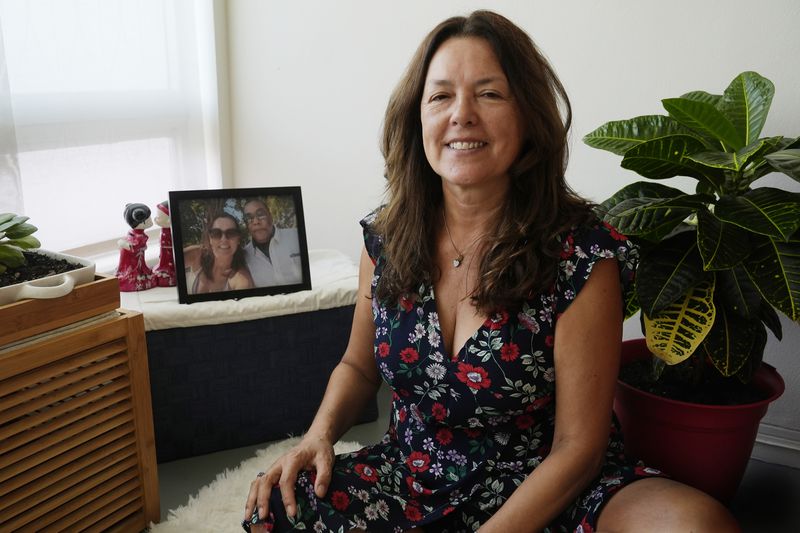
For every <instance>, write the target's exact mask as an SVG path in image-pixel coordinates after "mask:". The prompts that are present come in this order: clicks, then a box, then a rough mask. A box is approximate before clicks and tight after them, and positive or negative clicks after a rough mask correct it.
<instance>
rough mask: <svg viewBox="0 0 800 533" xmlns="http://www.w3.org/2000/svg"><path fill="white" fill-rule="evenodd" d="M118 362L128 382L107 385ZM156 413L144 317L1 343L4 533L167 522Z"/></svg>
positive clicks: (0, 505)
mask: <svg viewBox="0 0 800 533" xmlns="http://www.w3.org/2000/svg"><path fill="white" fill-rule="evenodd" d="M50 304H51V302H48V305H50ZM7 311H8V309H7V308H5V310H4V308H3V307H2V306H0V312H7ZM4 323H6V322H5V321H0V329H2V327H3V324H4ZM0 344H2V343H0ZM109 358H114V360H113V361H109ZM117 359H118V360H119V361H120V362H121V361H124V366H127V367H128V372H127V377H125V374H124V373H123V374H122V375H118V376H116V377H112V378H111V379H110V380H109V381H102V382H101V383H100V382H99V380H100V379H103V378H109V377H110V376H109V375H107V374H106V375H103V376H101V377H97V376H98V374H102V373H103V372H106V371H108V370H109V369H111V368H114V366H116V363H117ZM90 376H91V377H90ZM83 378H86V379H88V380H89V381H85V380H83ZM90 382H91V385H90V384H89V383H90ZM123 383H124V386H123ZM96 387H99V390H101V391H102V393H101V392H94V393H93V391H95V390H97V389H96ZM103 389H105V390H103ZM112 390H113V392H112V394H110V395H109V394H108V393H109V392H110V391H112ZM92 393H93V394H92ZM120 393H126V394H127V397H126V399H124V400H122V401H121V402H120V403H117V404H108V403H103V402H105V401H106V400H107V399H108V398H114V397H118V396H119V395H120ZM101 394H102V396H103V398H98V396H99V395H101ZM92 399H98V401H96V402H93V403H90V404H89V405H88V406H87V405H86V404H87V402H89V401H90V400H92ZM62 402H63V403H62ZM67 404H72V405H67ZM73 405H75V406H78V405H82V406H83V407H79V408H77V409H73ZM106 405H107V407H105V408H103V406H106ZM98 409H99V410H98ZM151 409H152V406H151V400H150V386H149V371H148V369H147V348H146V343H145V336H144V321H143V317H142V316H141V314H140V313H136V312H130V311H124V310H120V311H119V314H118V315H116V314H114V315H112V314H108V315H104V316H103V317H102V320H98V321H95V322H93V323H82V324H80V325H79V326H78V327H75V328H72V329H69V330H64V329H62V330H59V331H57V332H55V333H54V334H51V335H47V336H42V337H37V338H35V339H33V340H29V341H26V342H21V343H19V344H16V345H14V346H13V347H11V346H0V531H3V532H4V531H6V530H8V531H17V530H20V529H21V530H26V531H27V530H35V531H39V530H50V529H53V530H66V531H80V530H85V529H87V528H92V530H93V531H101V530H103V531H105V530H108V529H110V530H112V531H122V532H124V533H128V532H131V531H137V532H138V531H141V530H142V529H144V528H145V527H146V525H147V523H148V522H150V521H158V519H159V514H160V510H159V500H158V477H157V465H156V463H155V439H154V435H153V425H152V415H151ZM92 410H96V412H92ZM77 413H80V414H82V415H83V418H79V419H76V418H75V415H76V414H77ZM45 418H47V420H45ZM12 421H13V422H12ZM11 424H14V425H13V426H12V425H11ZM37 424H38V425H37ZM9 426H10V427H9ZM23 426H24V428H23ZM3 436H5V437H6V438H3ZM14 446H17V447H16V448H15V447H14ZM134 450H135V453H134ZM124 455H128V457H123V456H124ZM123 469H124V471H123ZM48 496H49V497H48ZM6 517H13V518H10V519H7V518H6ZM50 526H52V527H50Z"/></svg>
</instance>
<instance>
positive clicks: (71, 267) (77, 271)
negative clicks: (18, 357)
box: [0, 213, 95, 305]
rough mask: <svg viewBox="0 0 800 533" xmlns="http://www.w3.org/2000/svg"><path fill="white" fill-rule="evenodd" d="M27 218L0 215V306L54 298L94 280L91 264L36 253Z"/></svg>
mask: <svg viewBox="0 0 800 533" xmlns="http://www.w3.org/2000/svg"><path fill="white" fill-rule="evenodd" d="M37 229H38V228H36V226H33V225H32V224H29V223H28V217H26V216H22V215H15V214H14V213H0V305H4V304H9V303H12V302H15V301H17V300H22V299H25V298H58V297H60V296H64V295H65V294H67V293H69V292H70V291H71V290H72V288H73V287H74V286H75V285H77V284H80V283H86V282H89V281H92V280H93V279H94V269H95V267H94V263H93V262H91V261H88V260H86V259H81V258H78V257H74V256H71V255H66V254H61V253H56V252H50V251H46V250H40V249H39V246H40V245H41V243H40V242H39V240H38V239H37V238H36V237H34V236H33V233H35V232H36V231H37Z"/></svg>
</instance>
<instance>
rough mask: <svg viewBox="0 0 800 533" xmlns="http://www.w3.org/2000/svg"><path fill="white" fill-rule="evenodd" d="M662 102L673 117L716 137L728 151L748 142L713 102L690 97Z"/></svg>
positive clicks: (668, 99) (687, 125) (694, 128)
mask: <svg viewBox="0 0 800 533" xmlns="http://www.w3.org/2000/svg"><path fill="white" fill-rule="evenodd" d="M661 103H662V104H663V105H664V109H666V110H667V112H668V113H669V114H670V116H671V117H672V118H674V119H675V120H677V121H678V122H680V123H681V124H683V125H684V126H686V127H688V128H691V129H693V130H696V131H698V132H700V133H702V134H705V135H708V136H710V137H712V138H714V139H716V140H717V141H719V142H720V143H721V144H722V148H723V149H725V150H726V151H728V149H732V150H738V149H739V148H742V147H743V146H745V145H746V144H748V143H747V142H745V137H744V135H741V134H740V133H739V132H738V131H737V130H736V128H735V127H734V125H733V124H732V123H731V121H730V120H728V117H726V116H725V115H724V114H723V113H722V112H721V111H720V110H719V109H717V108H716V107H715V106H713V105H712V104H709V103H707V102H700V101H697V100H690V99H688V98H666V99H664V100H661Z"/></svg>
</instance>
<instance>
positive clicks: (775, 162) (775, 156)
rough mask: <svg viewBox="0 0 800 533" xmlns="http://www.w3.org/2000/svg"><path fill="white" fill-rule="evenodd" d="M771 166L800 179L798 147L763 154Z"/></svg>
mask: <svg viewBox="0 0 800 533" xmlns="http://www.w3.org/2000/svg"><path fill="white" fill-rule="evenodd" d="M764 159H766V160H767V162H768V163H769V164H770V166H771V167H772V168H774V169H775V170H777V171H778V172H783V173H784V174H786V175H787V176H789V177H791V178H793V179H795V180H797V181H800V148H790V149H787V150H781V151H779V152H773V153H771V154H769V155H765V156H764Z"/></svg>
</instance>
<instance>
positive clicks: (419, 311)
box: [267, 213, 660, 532]
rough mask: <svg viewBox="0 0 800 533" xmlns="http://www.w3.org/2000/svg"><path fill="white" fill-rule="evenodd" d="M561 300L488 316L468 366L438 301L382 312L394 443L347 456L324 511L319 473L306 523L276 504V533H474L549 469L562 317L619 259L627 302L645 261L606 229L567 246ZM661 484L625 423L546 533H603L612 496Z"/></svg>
mask: <svg viewBox="0 0 800 533" xmlns="http://www.w3.org/2000/svg"><path fill="white" fill-rule="evenodd" d="M374 216H375V214H374V213H373V214H371V215H370V216H368V217H367V218H365V219H364V220H362V221H361V224H362V226H363V227H364V234H365V241H366V247H367V251H368V253H369V255H370V257H371V259H372V261H373V262H374V264H375V271H374V272H375V274H374V278H373V282H372V286H373V293H374V289H375V286H376V284H377V281H378V280H379V279H380V276H381V272H382V270H383V268H384V265H385V256H384V255H383V254H382V245H381V239H380V237H379V236H377V235H375V233H374V232H373V231H372V229H371V228H372V222H373V221H374ZM560 241H561V244H562V246H563V252H562V254H561V261H560V265H559V272H558V276H557V280H556V282H555V284H554V287H553V288H552V290H551V291H549V292H548V293H546V294H540V295H538V296H536V297H535V298H532V299H530V300H528V301H527V302H524V304H523V306H522V308H521V310H520V311H519V312H518V313H516V314H514V315H512V314H510V313H508V312H505V311H503V312H499V313H496V314H494V315H492V316H490V317H489V318H488V319H487V320H486V321H485V322H484V324H483V325H482V326H481V327H480V328H479V329H478V330H477V331H476V332H475V333H474V334H473V335H472V337H471V338H470V339H469V340H468V341H467V342H466V344H465V345H464V347H463V348H461V350H460V351H459V352H458V353H452V354H449V353H446V352H445V349H444V345H443V343H442V336H441V335H442V334H441V329H440V325H439V318H438V313H437V309H436V298H435V295H434V290H433V287H432V286H430V285H422V286H420V287H419V290H418V292H417V293H416V294H413V295H412V296H411V297H410V298H407V299H401V300H400V301H399V302H398V303H396V304H395V305H384V304H383V303H381V302H379V301H378V299H377V298H373V300H372V312H373V316H374V319H375V348H374V350H375V361H376V364H377V366H378V369H379V371H380V374H381V376H382V377H383V379H384V380H385V381H386V382H387V383H388V384H389V385H390V386H391V388H392V407H391V412H390V422H389V429H388V431H387V433H386V434H385V436H384V437H383V439H382V441H381V442H380V443H378V444H375V445H371V446H367V447H365V448H363V449H361V450H360V451H357V452H353V453H347V454H342V455H339V456H337V458H336V462H335V464H334V468H333V479H332V481H331V484H330V487H329V488H328V491H327V493H326V495H325V497H324V498H321V499H320V498H317V497H316V495H315V494H314V489H313V487H314V485H313V483H314V475H313V473H309V472H303V473H301V474H300V477H299V479H298V482H297V503H298V515H297V518H295V519H288V518H287V517H286V515H285V514H284V511H283V505H282V503H281V499H280V492H279V490H278V488H277V487H275V489H274V490H273V493H272V498H271V501H270V511H271V512H270V517H269V519H268V521H267V525H268V528H271V527H274V530H275V531H286V530H292V529H306V530H313V531H317V532H322V531H336V532H338V531H348V530H349V529H352V528H357V529H364V530H367V531H397V532H399V531H405V530H408V529H411V528H413V527H422V528H423V529H424V530H426V531H449V532H455V531H474V530H476V529H478V527H480V525H481V524H483V523H485V522H486V521H487V520H488V519H489V518H490V517H491V516H492V515H493V514H494V512H495V511H497V509H498V508H499V507H500V506H501V505H502V504H503V502H505V501H506V500H507V499H508V498H509V496H511V494H512V492H513V491H514V490H515V489H516V488H517V487H518V486H519V485H520V484H522V482H523V481H524V480H525V478H526V477H527V475H528V474H530V473H531V472H532V471H533V469H535V468H536V467H537V466H538V465H539V464H540V463H541V462H542V461H543V460H544V459H545V458H546V457H547V455H548V453H549V451H550V447H551V445H552V442H553V434H554V421H555V411H556V409H555V386H556V382H555V369H554V363H553V339H554V335H555V326H556V323H557V320H558V317H559V315H560V314H561V313H563V312H564V311H565V310H566V309H567V307H568V306H569V304H570V303H571V302H572V301H573V300H574V299H575V297H576V296H577V294H578V292H579V291H580V290H581V288H582V287H583V285H584V283H585V282H586V280H587V279H588V277H589V275H590V274H591V271H592V266H593V265H594V263H595V261H597V260H598V259H606V258H607V259H616V261H617V264H618V266H619V272H620V280H621V282H622V286H623V290H628V288H629V287H631V285H632V283H631V282H632V279H633V274H634V269H635V265H636V261H637V249H636V248H635V247H633V245H632V244H631V242H630V241H629V240H627V238H626V237H624V236H623V235H620V234H619V233H617V232H616V231H615V230H614V229H613V228H611V227H610V226H606V225H603V224H601V223H597V224H595V225H591V226H588V227H584V228H580V229H577V230H575V231H572V232H569V233H568V234H566V235H563V236H561V237H560ZM659 474H660V473H659V472H658V471H657V470H653V469H649V468H645V467H643V466H641V465H637V464H632V463H630V462H628V461H627V460H626V459H625V457H624V455H623V453H622V442H621V436H620V435H619V433H618V432H617V428H616V423H614V424H612V427H611V428H610V431H609V445H608V450H607V453H606V461H605V464H604V466H603V468H602V471H601V473H600V475H599V476H598V477H597V478H596V479H595V480H594V481H593V482H591V483H590V484H589V486H588V487H587V488H586V489H585V491H584V492H583V493H582V494H580V495H579V496H578V498H576V499H575V500H574V501H573V502H572V504H571V505H570V506H569V507H568V508H567V509H566V510H564V511H563V512H562V513H561V515H559V516H558V517H557V519H556V520H555V521H554V522H553V523H552V524H550V526H549V527H548V528H547V529H546V531H552V532H555V531H559V532H560V531H582V532H590V531H593V530H594V528H595V526H596V522H597V517H598V515H599V512H600V508H601V506H602V505H603V503H604V502H606V501H607V500H608V499H609V497H610V496H611V494H613V493H614V492H615V491H616V490H618V489H619V488H620V487H622V486H624V485H625V484H627V483H630V482H632V481H634V480H636V479H639V478H642V477H648V476H654V475H659Z"/></svg>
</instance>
